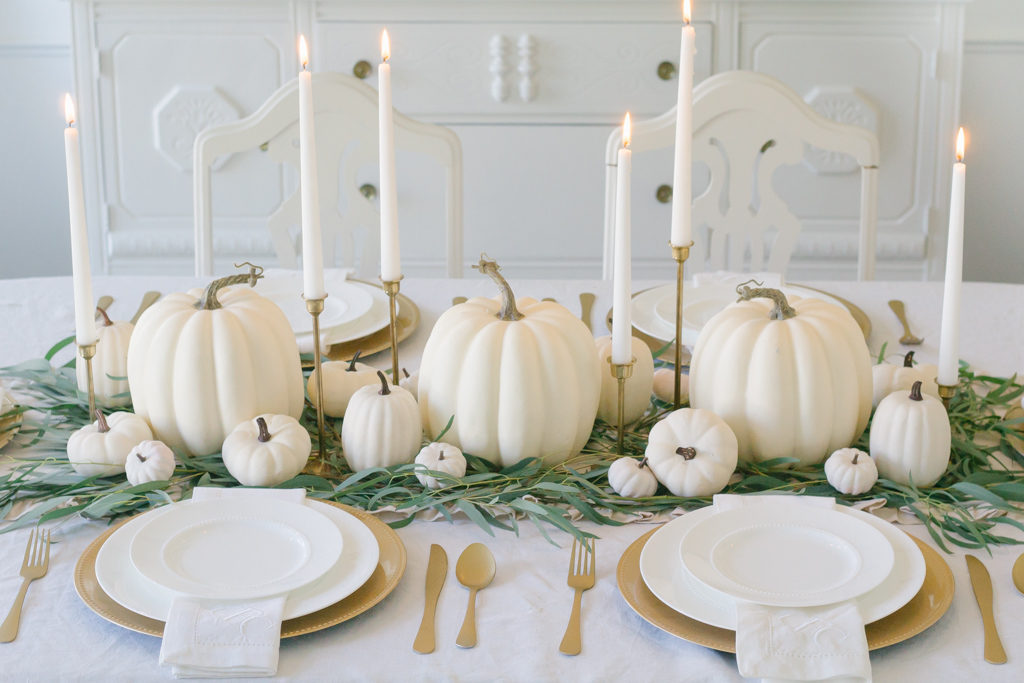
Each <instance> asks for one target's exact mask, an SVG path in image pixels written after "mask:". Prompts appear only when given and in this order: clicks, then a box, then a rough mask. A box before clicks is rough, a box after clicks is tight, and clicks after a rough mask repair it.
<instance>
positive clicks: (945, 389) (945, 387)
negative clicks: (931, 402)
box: [935, 380, 957, 413]
mask: <svg viewBox="0 0 1024 683" xmlns="http://www.w3.org/2000/svg"><path fill="white" fill-rule="evenodd" d="M935 383H936V384H938V386H939V398H940V399H942V405H943V406H945V408H946V412H947V413H948V412H949V404H950V403H951V402H952V400H953V394H955V393H956V387H957V385H956V384H939V383H938V380H936V382H935Z"/></svg>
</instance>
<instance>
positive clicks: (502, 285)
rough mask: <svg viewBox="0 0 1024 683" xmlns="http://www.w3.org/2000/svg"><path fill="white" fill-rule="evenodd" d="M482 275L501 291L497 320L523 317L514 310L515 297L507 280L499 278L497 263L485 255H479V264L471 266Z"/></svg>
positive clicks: (517, 310)
mask: <svg viewBox="0 0 1024 683" xmlns="http://www.w3.org/2000/svg"><path fill="white" fill-rule="evenodd" d="M473 267H474V268H476V269H477V270H479V271H480V272H481V273H483V274H484V275H487V276H488V277H490V278H491V279H492V280H494V282H495V284H497V285H498V289H499V290H500V291H501V310H499V311H498V319H499V320H519V319H521V318H522V317H523V314H522V313H520V312H519V309H518V308H516V296H515V294H513V293H512V287H510V286H509V284H508V280H506V279H505V278H503V277H502V276H501V273H500V272H499V271H500V270H501V267H500V266H499V265H498V262H497V261H491V260H490V259H489V258H488V257H487V254H480V263H478V264H476V265H475V266H473Z"/></svg>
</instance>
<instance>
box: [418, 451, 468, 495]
mask: <svg viewBox="0 0 1024 683" xmlns="http://www.w3.org/2000/svg"><path fill="white" fill-rule="evenodd" d="M415 462H416V464H417V465H423V468H420V467H417V468H416V478H417V479H419V480H420V483H421V484H423V485H424V486H426V487H427V488H431V489H440V488H444V487H445V486H448V485H449V484H450V483H451V482H449V481H445V480H442V481H438V480H437V478H436V477H433V476H431V475H429V474H426V473H425V472H423V471H422V470H423V469H427V470H430V471H432V472H442V473H444V474H447V475H449V476H452V477H464V476H466V456H464V455H463V454H462V451H460V450H459V449H458V448H456V447H455V446H453V445H451V444H450V443H443V442H440V441H434V442H432V443H428V444H427V445H426V446H424V447H423V448H422V449H420V452H419V454H418V455H417V456H416V461H415Z"/></svg>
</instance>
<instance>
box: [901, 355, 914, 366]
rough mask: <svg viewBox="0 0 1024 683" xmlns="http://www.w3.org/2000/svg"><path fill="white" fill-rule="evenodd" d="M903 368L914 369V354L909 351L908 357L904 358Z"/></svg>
mask: <svg viewBox="0 0 1024 683" xmlns="http://www.w3.org/2000/svg"><path fill="white" fill-rule="evenodd" d="M903 367H905V368H912V367H914V352H913V351H907V355H905V356H903Z"/></svg>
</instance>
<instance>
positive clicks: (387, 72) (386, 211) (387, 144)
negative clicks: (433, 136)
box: [377, 31, 402, 281]
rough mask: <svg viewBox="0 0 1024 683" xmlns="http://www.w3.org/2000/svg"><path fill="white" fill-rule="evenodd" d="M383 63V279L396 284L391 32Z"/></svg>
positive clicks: (384, 40) (384, 41)
mask: <svg viewBox="0 0 1024 683" xmlns="http://www.w3.org/2000/svg"><path fill="white" fill-rule="evenodd" d="M380 54H381V63H380V67H379V68H378V70H377V96H378V106H377V115H378V121H379V127H380V133H379V137H380V277H381V279H382V280H385V281H394V280H398V279H400V278H401V277H402V260H401V250H400V247H399V241H398V190H397V187H396V181H395V126H394V121H393V117H392V111H393V109H392V106H391V64H390V63H389V61H388V60H389V59H390V58H391V41H390V39H389V38H388V32H387V31H384V32H383V33H381V36H380Z"/></svg>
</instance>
